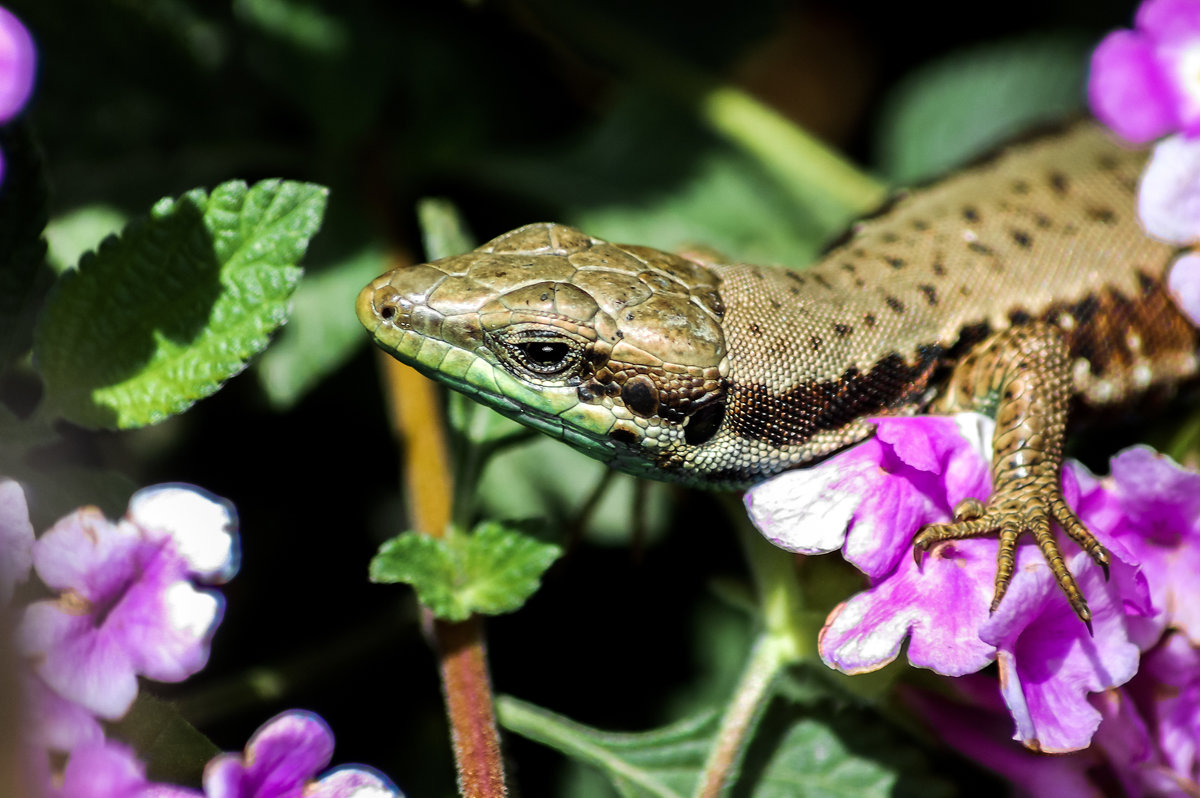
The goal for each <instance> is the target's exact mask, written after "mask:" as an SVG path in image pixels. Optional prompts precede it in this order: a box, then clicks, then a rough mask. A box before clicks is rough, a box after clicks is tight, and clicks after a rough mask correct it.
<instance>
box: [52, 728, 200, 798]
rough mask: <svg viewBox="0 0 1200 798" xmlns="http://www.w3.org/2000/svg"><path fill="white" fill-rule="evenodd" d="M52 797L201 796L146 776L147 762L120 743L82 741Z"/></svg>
mask: <svg viewBox="0 0 1200 798" xmlns="http://www.w3.org/2000/svg"><path fill="white" fill-rule="evenodd" d="M51 794H52V795H53V796H55V798H202V797H201V795H200V793H198V792H196V791H195V790H188V789H184V788H183V787H175V786H173V785H170V784H159V783H155V782H150V781H147V780H146V766H145V765H143V764H142V763H141V762H140V761H139V760H138V758H137V757H136V756H135V755H134V753H133V751H131V750H130V749H129V748H127V747H126V746H124V745H121V744H120V743H114V742H99V743H88V744H86V745H81V746H79V747H78V748H76V749H75V750H74V751H73V752H72V753H71V758H70V759H68V760H67V766H66V768H65V770H64V771H63V781H62V786H61V787H60V788H58V789H57V790H52V791H51Z"/></svg>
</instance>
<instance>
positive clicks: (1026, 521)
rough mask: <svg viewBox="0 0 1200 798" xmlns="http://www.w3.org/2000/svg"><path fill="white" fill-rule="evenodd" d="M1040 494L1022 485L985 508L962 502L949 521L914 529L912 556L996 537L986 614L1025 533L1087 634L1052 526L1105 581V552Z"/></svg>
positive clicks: (1057, 502) (999, 595) (1085, 616)
mask: <svg viewBox="0 0 1200 798" xmlns="http://www.w3.org/2000/svg"><path fill="white" fill-rule="evenodd" d="M1044 495H1045V494H1044V493H1043V492H1041V491H1039V490H1037V489H1036V488H1035V487H1034V485H1033V484H1029V483H1027V484H1025V485H1022V486H1020V487H1017V488H1016V489H1013V490H1010V491H1007V492H1006V495H1002V494H996V495H993V496H992V498H991V499H990V500H989V501H988V502H987V504H986V505H985V504H983V503H982V502H980V501H978V500H977V499H964V500H963V501H961V502H959V503H958V505H956V506H955V508H954V521H952V522H950V523H946V524H927V525H926V526H924V527H922V528H921V529H920V530H918V532H917V535H916V537H915V538H913V557H914V559H916V561H917V563H918V564H920V563H921V560H922V556H923V555H924V554H925V553H926V552H928V551H929V550H930V549H932V548H933V547H934V546H936V545H937V544H938V543H941V542H943V541H947V540H963V539H966V538H974V537H983V536H985V535H991V534H995V533H998V534H999V536H1000V551H999V554H998V555H997V557H996V592H995V595H994V597H993V598H992V605H991V612H995V611H996V608H997V607H999V606H1000V600H1001V599H1003V598H1004V594H1005V592H1007V590H1008V586H1009V584H1010V583H1011V582H1012V576H1013V569H1014V567H1015V562H1016V546H1017V540H1018V538H1020V536H1021V535H1022V534H1024V533H1029V534H1031V535H1032V536H1033V539H1034V541H1035V542H1036V543H1037V545H1038V548H1040V549H1041V551H1042V556H1043V557H1045V558H1046V562H1047V564H1049V566H1050V570H1051V572H1053V574H1054V578H1055V579H1056V580H1057V581H1058V584H1059V587H1060V588H1062V591H1063V593H1064V594H1066V597H1067V601H1068V602H1069V603H1070V605H1071V609H1073V610H1074V611H1075V614H1076V615H1078V616H1079V619H1080V620H1082V621H1083V622H1084V623H1085V624H1087V627H1088V630H1089V631H1090V630H1091V628H1092V624H1091V620H1092V613H1091V611H1090V610H1089V609H1088V604H1087V599H1085V598H1084V596H1083V592H1082V591H1081V590H1080V589H1079V585H1078V583H1076V581H1075V577H1074V576H1072V574H1071V571H1070V570H1069V569H1068V568H1067V565H1066V562H1065V561H1064V559H1063V555H1062V551H1061V550H1060V549H1059V547H1058V541H1057V539H1056V538H1055V537H1054V533H1053V528H1052V525H1051V522H1052V521H1057V522H1058V524H1059V526H1061V527H1062V529H1063V531H1065V532H1066V533H1067V535H1068V536H1069V537H1070V538H1071V539H1072V540H1074V541H1075V542H1076V543H1078V544H1079V547H1080V548H1082V549H1083V550H1084V551H1086V552H1087V553H1088V556H1090V557H1091V558H1092V560H1093V561H1095V563H1096V564H1097V565H1099V566H1100V567H1101V568H1102V569H1103V570H1104V578H1105V579H1107V578H1108V563H1109V555H1108V552H1107V551H1106V550H1105V548H1104V546H1102V545H1101V544H1100V541H1098V540H1096V538H1095V537H1094V536H1093V535H1092V533H1091V532H1089V531H1088V529H1087V527H1085V526H1084V525H1083V522H1082V521H1080V520H1079V517H1078V516H1076V515H1075V513H1074V512H1073V511H1072V510H1071V508H1069V507H1067V504H1066V502H1065V501H1064V500H1063V498H1062V495H1061V493H1059V492H1057V491H1056V492H1054V494H1053V495H1051V497H1050V498H1049V499H1048V500H1047V499H1045V498H1043V497H1044Z"/></svg>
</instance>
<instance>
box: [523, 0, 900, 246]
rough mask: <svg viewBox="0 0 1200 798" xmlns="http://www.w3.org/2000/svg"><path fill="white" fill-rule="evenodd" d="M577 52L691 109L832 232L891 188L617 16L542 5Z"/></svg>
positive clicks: (543, 1) (542, 15) (541, 0)
mask: <svg viewBox="0 0 1200 798" xmlns="http://www.w3.org/2000/svg"><path fill="white" fill-rule="evenodd" d="M534 5H535V7H536V8H537V11H538V14H539V21H542V22H546V21H549V22H550V23H551V24H552V25H553V26H554V27H555V28H556V29H557V30H558V31H559V32H560V33H561V35H562V36H563V38H564V40H566V41H568V42H569V43H570V44H571V45H573V46H581V48H582V49H583V50H585V51H586V52H588V54H589V55H590V56H592V57H594V58H598V59H600V60H602V61H606V62H607V63H608V64H609V65H610V66H612V67H613V68H614V70H616V71H618V72H620V73H623V74H625V75H627V76H630V77H633V78H634V79H636V80H637V81H639V82H641V83H644V84H645V85H648V86H651V87H653V88H655V89H656V90H658V91H659V92H661V93H662V94H664V95H665V96H667V97H669V98H671V99H674V100H676V101H678V102H681V103H683V104H685V105H688V106H691V107H692V108H693V109H694V111H695V112H696V114H697V115H698V116H699V117H700V119H701V120H703V122H704V123H705V124H706V125H708V127H709V128H711V129H712V130H713V131H715V132H716V133H718V134H719V135H721V136H723V137H724V138H726V139H727V140H728V141H729V142H731V143H732V144H733V145H735V146H737V147H739V148H741V149H742V150H744V151H745V152H747V153H749V154H750V155H752V156H754V157H755V158H757V159H758V160H759V161H760V162H761V163H762V164H763V165H764V166H765V167H766V168H767V170H768V171H769V172H771V173H772V174H774V175H775V176H776V177H777V178H778V179H779V182H780V185H781V186H783V187H784V188H785V189H786V190H787V191H788V192H789V193H790V194H791V195H792V196H793V198H794V199H795V200H796V201H797V202H798V203H800V204H801V205H802V206H803V207H805V208H806V209H807V210H808V211H809V212H811V213H812V214H813V216H814V218H816V219H819V220H820V221H821V222H822V223H824V224H826V225H828V226H829V227H830V228H836V227H840V226H842V225H844V224H846V223H847V222H848V221H850V219H852V218H854V217H856V216H861V215H862V214H864V213H866V212H868V211H871V210H873V209H874V208H876V207H878V206H879V205H880V204H881V203H882V202H883V200H884V199H885V198H886V196H887V187H886V186H885V185H884V184H883V183H881V182H879V181H878V180H876V179H875V178H873V177H871V176H870V175H868V174H866V173H865V172H863V171H862V170H860V169H859V168H858V167H856V166H855V165H854V164H852V163H851V162H850V161H848V160H846V159H845V158H843V157H842V156H841V155H840V154H839V153H838V152H836V151H835V150H833V149H831V148H830V147H828V146H826V145H825V144H824V143H822V142H821V141H820V140H819V139H817V138H816V137H815V136H812V135H810V134H809V133H808V132H806V131H804V130H802V129H801V128H800V127H799V126H797V125H796V124H794V123H793V122H791V121H790V120H789V119H787V118H786V117H784V116H783V115H782V114H780V113H779V112H777V111H775V110H774V109H773V108H771V107H770V106H768V105H766V104H764V103H762V102H761V101H759V100H758V99H756V98H755V97H754V96H752V95H751V94H749V93H747V92H745V91H743V90H741V89H739V88H738V87H736V86H734V85H731V84H729V83H724V82H722V81H721V80H719V79H718V78H716V77H714V76H713V75H711V74H709V73H708V72H706V71H705V70H704V69H702V68H700V67H698V66H696V65H695V64H692V63H689V62H688V61H686V60H684V59H683V58H680V57H678V56H676V55H675V54H673V53H672V52H670V51H669V50H668V49H667V48H666V47H664V46H662V45H661V44H659V43H658V42H656V41H654V40H653V39H651V38H649V37H646V36H644V35H643V34H642V33H640V32H639V31H637V30H635V29H633V28H632V27H629V26H627V25H623V24H622V23H621V22H620V21H619V20H618V19H617V18H616V15H610V14H607V13H605V12H603V11H598V10H596V8H602V7H603V6H596V7H595V8H593V7H588V6H584V5H581V4H577V3H573V4H569V5H568V4H561V3H554V2H548V1H547V0H537V2H535V4H534Z"/></svg>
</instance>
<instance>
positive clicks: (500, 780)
mask: <svg viewBox="0 0 1200 798" xmlns="http://www.w3.org/2000/svg"><path fill="white" fill-rule="evenodd" d="M383 363H384V366H383V370H384V375H385V383H386V385H387V394H388V400H389V401H388V405H389V407H390V408H391V419H392V425H393V429H394V431H395V433H396V437H397V438H398V439H399V441H400V448H401V452H402V456H403V458H404V478H405V483H406V484H405V488H406V490H407V493H408V500H409V508H410V516H411V521H412V525H413V527H414V528H415V529H416V530H417V531H419V532H421V533H423V534H426V535H433V536H435V537H440V536H442V535H443V534H445V531H446V528H447V526H448V525H449V523H450V513H451V503H452V499H451V497H452V496H453V485H452V480H451V476H450V474H451V472H450V455H449V446H448V444H447V440H446V425H445V422H444V421H443V419H442V410H441V404H440V402H439V401H438V395H437V389H436V386H434V384H433V383H432V382H430V381H429V380H427V379H425V378H424V377H422V376H421V375H419V374H417V372H415V371H414V370H412V369H411V368H409V367H408V366H404V365H401V364H400V363H398V362H396V361H395V360H393V359H392V358H390V357H386V356H385V357H384V361H383ZM428 628H429V629H430V631H431V633H432V637H433V642H434V648H435V649H436V651H437V653H438V657H439V659H440V671H441V677H442V692H443V695H444V697H445V700H446V714H447V716H448V718H449V721H450V739H451V742H452V743H453V746H454V760H455V764H456V766H457V768H458V788H459V791H460V793H461V794H462V795H464V796H467V798H498V797H499V796H505V795H507V794H508V790H507V788H506V787H505V780H504V765H503V762H502V760H501V757H500V736H499V734H498V733H497V731H496V715H495V711H494V709H493V707H492V688H491V682H490V680H489V679H488V667H487V649H486V648H485V647H484V642H483V622H482V621H481V620H480V619H479V618H478V617H476V616H473V617H471V618H468V619H467V620H465V621H462V622H461V623H449V622H447V621H437V620H435V621H433V622H432V623H431V624H429V626H428Z"/></svg>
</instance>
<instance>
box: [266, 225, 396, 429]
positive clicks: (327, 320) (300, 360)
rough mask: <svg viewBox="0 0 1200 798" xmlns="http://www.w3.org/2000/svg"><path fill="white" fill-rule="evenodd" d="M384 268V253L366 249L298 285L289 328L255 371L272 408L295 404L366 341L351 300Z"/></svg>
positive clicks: (309, 276) (284, 408)
mask: <svg viewBox="0 0 1200 798" xmlns="http://www.w3.org/2000/svg"><path fill="white" fill-rule="evenodd" d="M385 268H386V267H385V263H384V254H383V252H381V251H380V250H377V249H370V248H369V249H364V250H363V251H361V252H359V253H357V254H356V255H354V256H353V257H352V258H350V259H348V260H345V261H343V262H342V263H339V264H337V265H335V266H333V267H331V268H328V269H325V270H323V271H321V272H319V273H317V274H310V275H307V276H305V278H304V279H303V280H301V281H300V285H299V287H298V288H297V289H296V294H295V296H294V297H293V298H292V313H291V316H290V318H289V319H288V323H287V326H286V327H284V328H283V332H281V333H280V334H279V337H278V340H276V341H275V343H274V345H272V346H271V348H270V349H268V350H267V351H266V352H265V353H264V354H263V356H262V358H261V359H260V360H259V361H258V364H257V367H256V371H257V376H258V379H259V382H260V383H261V384H262V387H263V390H264V391H265V392H266V394H267V398H268V399H270V400H271V404H273V405H274V406H275V408H276V409H278V410H286V409H288V408H289V407H291V406H292V405H293V404H295V403H296V402H297V401H299V400H300V398H301V397H303V396H304V394H305V393H306V392H307V391H308V390H309V389H310V388H312V387H313V386H314V385H316V384H317V383H318V382H320V381H321V379H322V378H323V377H325V376H326V375H327V374H330V373H332V372H333V371H334V370H335V369H337V368H338V367H339V366H340V365H341V364H342V363H343V362H345V360H346V359H347V358H349V357H350V355H351V354H352V353H354V352H355V351H357V350H358V348H359V347H360V346H361V345H362V344H363V343H364V342H365V341H366V340H367V338H366V336H364V335H363V328H362V325H361V324H359V322H358V319H357V318H356V317H355V315H354V312H353V310H352V309H353V307H354V299H355V297H357V296H358V292H359V291H361V290H362V287H363V286H364V285H366V284H367V283H368V282H370V281H371V279H372V278H374V277H376V276H378V275H379V274H381V273H382V272H383V271H384V270H385Z"/></svg>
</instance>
